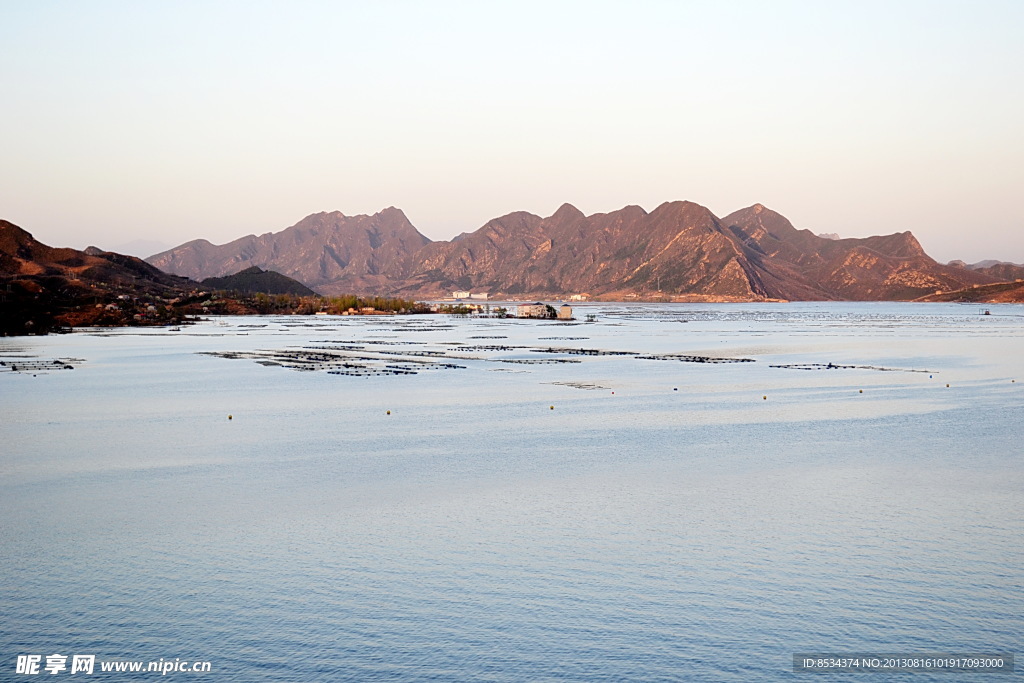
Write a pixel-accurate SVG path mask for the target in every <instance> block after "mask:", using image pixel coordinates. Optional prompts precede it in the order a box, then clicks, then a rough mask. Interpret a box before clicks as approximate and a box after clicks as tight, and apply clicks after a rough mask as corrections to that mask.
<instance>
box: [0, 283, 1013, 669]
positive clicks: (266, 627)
mask: <svg viewBox="0 0 1024 683" xmlns="http://www.w3.org/2000/svg"><path fill="white" fill-rule="evenodd" d="M989 308H990V310H991V312H992V314H991V315H982V314H981V312H982V309H980V308H979V307H977V306H964V305H946V304H918V305H915V304H837V303H828V304H825V303H820V304H818V303H815V304H809V303H808V304H766V305H710V304H709V305H683V304H678V305H660V306H654V305H625V304H619V305H612V304H592V305H587V306H582V307H577V308H576V315H577V316H578V317H580V318H583V317H584V316H585V315H586V314H588V313H590V314H594V315H596V318H597V320H596V322H591V323H587V322H582V321H581V322H577V323H575V324H564V323H556V322H542V321H521V320H496V319H458V318H451V317H447V316H420V317H383V316H381V317H351V318H349V317H344V318H341V317H337V318H327V317H322V316H318V317H298V316H287V317H264V318H252V317H249V318H222V319H215V320H212V321H209V322H204V323H202V324H199V325H195V326H191V327H184V328H182V329H181V330H180V331H170V330H166V329H117V330H93V331H78V332H76V333H74V334H71V335H64V336H50V337H41V338H11V339H0V361H3V362H4V363H5V365H4V366H0V415H2V418H0V444H2V445H0V454H2V455H0V519H2V527H0V653H2V660H0V680H34V679H33V678H32V677H29V676H25V675H17V674H16V667H15V663H16V658H17V656H18V655H31V654H37V655H42V656H43V660H42V664H41V666H42V665H45V664H46V655H51V654H55V653H60V654H63V655H74V654H94V655H95V656H96V661H97V664H96V671H95V673H94V674H93V676H92V677H93V678H96V679H99V680H124V679H125V678H132V677H133V676H132V675H130V674H102V673H101V672H100V671H99V662H100V661H104V660H145V661H147V662H148V661H154V660H158V659H160V658H163V659H164V660H165V661H173V660H174V659H175V658H180V659H182V660H187V661H194V660H200V661H209V662H210V663H211V671H210V673H207V674H195V673H186V672H177V673H169V674H168V677H169V678H171V679H176V680H193V679H196V678H204V679H205V680H218V681H256V680H266V681H347V680H351V681H378V680H381V681H544V680H551V681H555V680H558V681H561V680H567V681H624V680H637V681H670V680H717V681H751V680H788V679H808V678H810V679H813V680H840V679H842V680H847V679H848V678H849V676H848V675H843V674H809V673H794V672H793V654H794V653H805V652H819V653H822V652H827V653H833V652H872V653H932V652H950V653H985V652H998V653H1012V652H1014V651H1015V649H1016V648H1017V647H1018V646H1019V644H1020V643H1021V639H1022V636H1024V551H1022V533H1024V497H1022V494H1024V459H1022V451H1024V446H1022V444H1024V439H1022V436H1024V428H1022V425H1024V355H1022V353H1021V351H1022V341H1024V306H1011V305H1004V306H991V307H989ZM596 352H601V353H596ZM607 352H621V353H614V354H613V353H607ZM56 359H63V360H62V362H66V363H67V364H70V365H72V366H73V367H74V369H73V370H59V369H50V368H48V367H47V366H45V365H43V364H42V363H43V362H44V361H52V360H56ZM725 361H743V362H725ZM19 362H20V363H21V368H19V369H18V371H13V370H12V369H11V366H12V365H17V364H18V363H19ZM32 363H36V364H37V365H32ZM830 364H831V366H832V367H830ZM451 366H454V367H451ZM50 367H51V368H52V367H54V366H50ZM296 368H305V369H303V370H298V369H296ZM341 373H349V374H341ZM392 373H397V374H392ZM1014 380H1016V381H1014ZM947 385H948V386H947ZM388 411H390V414H388ZM229 415H230V416H231V419H228V416H229ZM70 662H71V660H70V658H69V660H68V665H69V668H70ZM42 674H43V675H44V676H46V677H47V678H48V679H49V675H47V674H46V672H45V671H43V672H42ZM67 675H70V671H63V672H61V674H60V676H67ZM76 675H77V674H76ZM153 676H154V674H150V675H149V678H152V677H153ZM134 677H136V678H138V677H142V678H146V675H145V674H135V675H134ZM901 677H902V679H905V680H913V681H923V680H943V681H947V680H952V678H951V677H950V675H949V674H894V675H891V676H887V677H885V680H900V679H901ZM954 678H956V680H993V678H992V675H991V674H990V675H975V676H974V677H973V678H972V677H971V676H962V675H959V676H954ZM87 680H88V679H87ZM1000 680H1001V679H1000Z"/></svg>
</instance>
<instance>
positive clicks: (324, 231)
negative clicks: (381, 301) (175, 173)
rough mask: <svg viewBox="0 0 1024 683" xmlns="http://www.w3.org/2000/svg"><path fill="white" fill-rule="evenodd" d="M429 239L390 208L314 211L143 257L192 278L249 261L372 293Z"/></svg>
mask: <svg viewBox="0 0 1024 683" xmlns="http://www.w3.org/2000/svg"><path fill="white" fill-rule="evenodd" d="M429 243H430V240H429V239H427V238H426V237H424V236H423V235H421V234H420V233H419V232H418V231H417V230H416V228H414V227H413V226H412V223H410V222H409V219H408V218H406V216H405V214H404V213H402V212H401V211H400V210H398V209H395V208H388V209H384V210H383V211H381V212H379V213H375V214H374V215H372V216H346V215H344V214H342V213H340V212H338V211H335V212H332V213H316V214H313V215H310V216H307V217H306V218H304V219H302V220H301V221H299V222H298V223H296V224H295V225H293V226H291V227H290V228H287V229H285V230H282V231H281V232H278V233H266V234H263V235H259V236H257V235H247V236H246V237H242V238H239V239H237V240H235V241H233V242H229V243H228V244H222V245H214V244H210V243H209V242H207V241H206V240H195V241H192V242H186V243H185V244H182V245H180V246H178V247H175V248H174V249H170V250H168V251H164V252H161V253H159V254H155V255H153V256H150V257H149V258H147V259H146V260H147V261H148V262H149V263H151V264H153V265H155V266H156V267H157V268H160V269H161V270H163V271H166V272H168V273H176V274H178V275H184V276H187V277H190V278H193V279H195V280H202V279H205V278H209V277H223V276H225V275H229V274H231V273H237V272H238V271H239V270H242V269H244V268H248V267H251V266H259V267H261V268H265V269H269V270H273V271H275V272H278V273H281V274H283V275H286V276H288V277H290V278H293V279H295V280H298V281H299V282H301V283H303V284H305V285H306V286H308V287H311V288H314V289H317V290H319V291H322V292H325V293H335V294H340V293H377V292H384V291H387V290H389V289H391V288H392V286H393V282H394V281H396V280H400V279H401V278H402V276H403V272H404V270H405V268H406V265H405V264H406V260H407V259H408V257H410V256H411V255H412V254H414V253H416V252H417V251H419V250H420V249H421V248H422V247H423V246H425V245H427V244H429Z"/></svg>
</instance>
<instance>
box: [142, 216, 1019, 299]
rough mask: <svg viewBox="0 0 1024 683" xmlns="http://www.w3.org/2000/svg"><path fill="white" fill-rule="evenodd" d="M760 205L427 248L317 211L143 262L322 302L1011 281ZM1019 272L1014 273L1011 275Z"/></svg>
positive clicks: (815, 294)
mask: <svg viewBox="0 0 1024 683" xmlns="http://www.w3.org/2000/svg"><path fill="white" fill-rule="evenodd" d="M834 237H835V236H834V235H828V236H824V237H823V236H819V235H816V234H814V233H812V232H811V231H809V230H798V229H797V228H795V227H794V226H793V225H792V223H790V221H789V220H787V219H786V218H785V217H784V216H782V215H781V214H779V213H777V212H775V211H772V210H771V209H769V208H767V207H765V206H763V205H761V204H755V205H753V206H750V207H748V208H745V209H741V210H739V211H736V212H734V213H731V214H729V215H728V216H725V217H724V218H719V217H717V216H715V215H714V214H713V213H712V212H711V211H710V210H708V209H707V208H705V207H703V206H701V205H699V204H695V203H693V202H687V201H676V202H666V203H664V204H662V205H661V206H659V207H657V208H656V209H654V210H653V211H650V212H648V211H645V210H644V209H643V208H641V207H639V206H626V207H624V208H622V209H619V210H617V211H613V212H610V213H598V214H593V215H590V216H586V215H584V214H583V213H582V212H581V211H579V210H578V209H577V208H575V207H574V206H572V205H570V204H564V205H562V206H561V207H560V208H559V209H558V210H557V211H556V212H555V213H554V214H552V215H551V216H548V217H546V218H544V217H541V216H537V215H534V214H532V213H527V212H525V211H517V212H514V213H510V214H507V215H505V216H501V217H498V218H494V219H492V220H490V221H488V222H487V223H486V224H484V225H483V226H482V227H481V228H479V229H478V230H476V231H474V232H471V233H464V234H462V235H459V236H458V237H456V238H455V239H452V240H451V241H431V240H430V239H428V238H427V237H425V236H424V235H422V234H421V233H420V232H419V231H418V230H417V229H416V228H415V226H413V224H412V223H411V222H410V221H409V219H408V218H407V217H406V216H405V214H404V213H403V212H402V211H401V210H400V209H396V208H394V207H389V208H387V209H384V210H383V211H380V212H378V213H376V214H373V215H370V216H367V215H359V216H346V215H344V214H342V213H340V212H331V213H317V214H313V215H310V216H307V217H306V218H304V219H302V220H301V221H299V222H298V223H296V224H295V225H293V226H291V227H289V228H286V229H284V230H282V231H280V232H276V233H266V234H263V235H258V236H257V235H248V236H246V237H242V238H240V239H237V240H235V241H233V242H229V243H227V244H223V245H214V244H211V243H210V242H208V241H206V240H195V241H192V242H187V243H185V244H182V245H180V246H178V247H175V248H173V249H170V250H167V251H164V252H161V253H159V254H155V255H153V256H150V257H149V258H148V259H146V261H148V262H149V263H150V264H152V265H154V266H156V267H157V268H159V269H161V270H163V271H166V272H168V273H174V274H177V275H181V276H187V277H189V278H192V279H194V280H202V279H204V278H210V277H222V276H225V275H230V274H232V273H236V272H238V271H240V270H243V269H245V268H249V267H252V266H259V267H261V268H265V269H269V270H274V271H277V272H279V273H282V274H284V275H287V276H289V277H291V278H294V279H296V280H298V281H300V282H302V283H303V284H305V285H307V286H308V287H311V288H312V289H315V290H317V291H318V292H320V293H323V294H342V293H353V294H373V295H397V296H404V297H437V296H450V295H451V293H452V292H453V291H455V290H461V291H478V292H480V291H486V292H488V293H489V294H490V296H491V298H498V297H515V298H527V297H529V298H532V297H565V296H569V295H572V294H582V293H586V294H588V295H590V296H591V297H594V298H605V299H616V298H625V297H633V296H639V297H643V298H667V299H676V300H726V301H728V300H769V299H790V300H907V299H914V298H917V297H920V296H924V295H929V294H934V293H935V292H937V291H951V290H959V289H962V288H965V287H971V286H974V285H984V284H989V283H993V282H997V281H1000V280H1005V279H1009V278H1005V277H1002V273H1001V271H998V270H993V271H992V272H989V271H988V270H987V268H984V267H983V268H979V269H971V268H969V267H965V266H960V265H959V264H956V265H944V264H940V263H938V262H937V261H935V260H934V259H932V258H931V257H929V256H928V255H927V254H926V253H925V252H924V250H923V249H922V248H921V245H920V244H919V243H918V241H917V239H915V238H914V236H913V235H912V234H911V233H910V232H902V233H896V234H892V235H885V236H876V237H866V238H856V239H849V238H848V239H835V238H834ZM1008 273H1009V271H1008Z"/></svg>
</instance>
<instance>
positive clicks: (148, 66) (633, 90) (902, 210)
mask: <svg viewBox="0 0 1024 683" xmlns="http://www.w3.org/2000/svg"><path fill="white" fill-rule="evenodd" d="M0 27H3V43H2V45H3V47H2V49H0V92H2V93H3V102H2V105H0V218H3V219H6V220H9V221H11V222H13V223H15V224H17V225H20V226H21V227H23V228H25V229H26V230H28V231H29V232H31V233H33V234H34V235H35V237H36V238H37V239H39V240H41V241H42V242H44V243H47V244H50V245H53V246H71V247H76V248H84V247H85V246H88V245H97V246H100V247H103V248H106V249H111V248H114V247H117V246H121V245H125V244H128V243H130V242H132V241H136V240H149V241H155V242H159V243H163V244H165V245H177V244H180V243H182V242H185V241H188V240H192V239H196V238H205V239H208V240H210V241H211V242H214V243H217V244H220V243H223V242H227V241H230V240H233V239H236V238H238V237H241V236H243V235H247V234H250V233H255V234H261V233H265V232H276V231H279V230H282V229H284V228H286V227H288V226H290V225H293V224H294V223H296V222H298V221H299V220H300V219H302V218H303V217H304V216H306V215H309V214H311V213H316V212H319V211H341V212H342V213H345V214H348V215H354V214H372V213H375V212H377V211H379V210H381V209H383V208H386V207H388V206H396V207H399V208H401V209H402V210H403V211H405V213H406V215H407V216H408V217H409V219H410V220H411V221H412V223H413V224H414V225H415V226H416V227H417V228H418V229H419V230H420V231H421V232H422V233H423V234H425V235H426V236H428V237H430V238H431V239H450V238H452V237H453V236H455V235H457V234H458V233H461V232H469V231H472V230H476V229H477V228H479V227H480V226H482V225H483V224H484V223H486V222H487V221H488V220H490V219H491V218H494V217H496V216H500V215H503V214H506V213H509V212H511V211H519V210H524V211H530V212H532V213H536V214H539V215H542V216H547V215H550V214H552V213H554V211H555V210H556V209H557V208H558V207H559V206H560V205H561V204H562V203H565V202H569V203H572V204H573V205H575V206H577V207H578V208H579V209H580V210H582V211H583V212H584V213H586V214H592V213H597V212H608V211H614V210H616V209H619V208H621V207H623V206H626V205H629V204H638V205H640V206H642V207H644V208H645V209H647V210H653V209H654V208H655V207H657V206H658V205H659V204H661V203H663V202H665V201H674V200H683V199H685V200H690V201H694V202H697V203H698V204H702V205H704V206H706V207H708V208H709V209H710V210H711V211H712V212H714V213H715V214H716V215H718V216H725V215H726V214H728V213H730V212H732V211H734V210H736V209H740V208H743V207H746V206H750V205H751V204H754V203H761V204H764V205H766V206H768V207H769V208H772V209H774V210H776V211H778V212H779V213H781V214H783V215H784V216H786V217H787V218H789V219H790V221H792V222H793V224H794V225H795V226H796V227H798V228H807V229H810V230H812V231H814V232H817V233H821V232H828V233H838V234H839V235H840V236H842V237H864V236H868V235H875V234H889V233H893V232H902V231H905V230H910V231H912V232H913V233H914V234H915V236H917V238H918V239H919V240H920V242H921V243H922V245H923V246H924V248H925V250H926V251H927V252H928V253H929V254H930V255H931V256H933V257H934V258H936V259H938V260H939V261H943V262H945V261H948V260H951V259H963V260H965V261H968V262H974V261H979V260H982V259H999V260H1005V261H1013V262H1017V263H1024V209H1022V208H1021V207H1022V203H1021V199H1022V197H1024V189H1022V188H1024V2H1020V1H1019V0H1012V1H1007V2H996V1H986V0H972V1H970V2H943V1H941V0H934V1H929V2H909V1H907V2H899V1H894V0H888V1H886V2H874V1H872V0H858V1H857V2H843V1H829V2H817V1H815V2H786V1H784V0H773V1H772V2H728V1H722V2H685V1H682V0H679V1H674V2H643V1H633V2H625V1H624V2H601V1H600V0H589V1H587V2H560V1H558V0H547V1H545V2H529V1H522V0H519V1H516V2H429V1H422V2H398V1H390V0H381V1H379V2H365V1H360V2H351V3H348V2H341V1H333V2H308V1H305V2H304V1H298V2H295V1H293V2H283V1H280V2H262V1H260V0H245V1H244V2H230V1H218V0H203V1H200V2H191V1H189V0H180V1H176V2H148V1H146V0H131V1H127V2H106V1H102V0H95V1H87V2H80V1H74V2H52V1H47V0H33V1H31V2H24V1H21V0H0ZM143 255H145V254H143Z"/></svg>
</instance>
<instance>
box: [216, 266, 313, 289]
mask: <svg viewBox="0 0 1024 683" xmlns="http://www.w3.org/2000/svg"><path fill="white" fill-rule="evenodd" d="M201 284H202V285H203V287H206V288H208V289H216V290H223V291H228V292H239V293H242V294H295V295H297V296H315V295H316V292H314V291H313V290H312V289H310V288H309V287H307V286H306V285H304V284H302V283H301V282H298V281H297V280H293V279H292V278H290V277H287V276H285V275H281V273H275V272H274V271H272V270H263V269H262V268H260V267H259V266H252V267H251V268H246V269H245V270H242V271H239V272H237V273H235V274H234V275H227V276H225V277H208V278H206V279H205V280H203V281H202V283H201Z"/></svg>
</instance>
